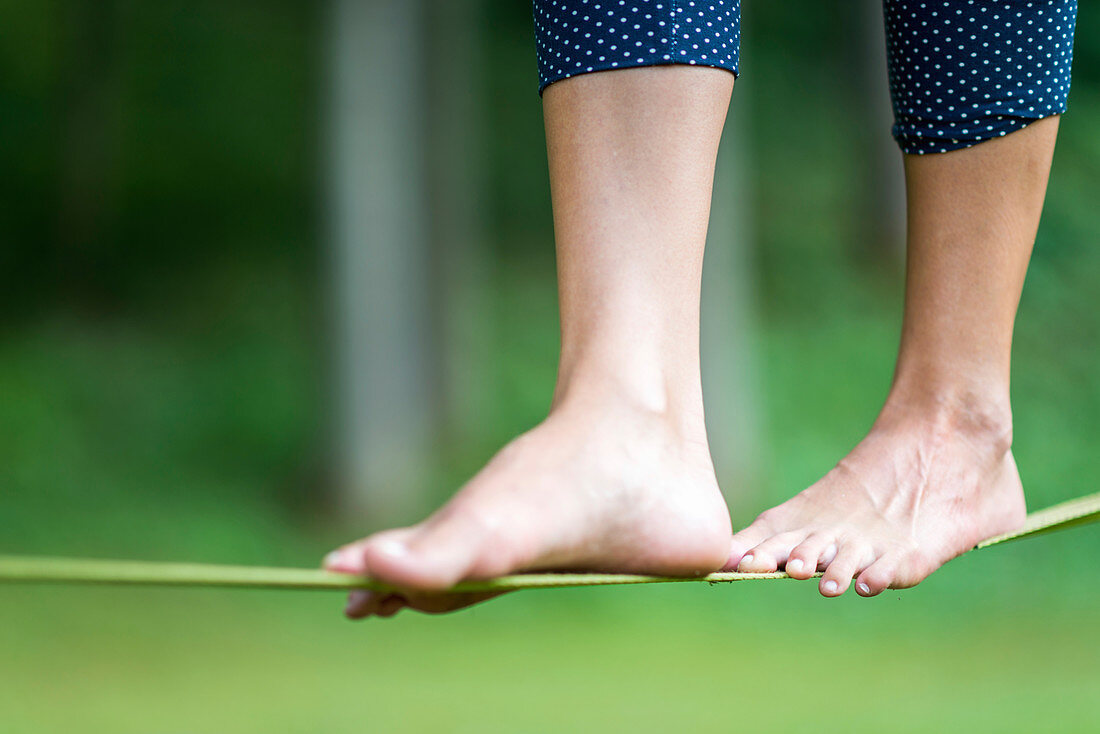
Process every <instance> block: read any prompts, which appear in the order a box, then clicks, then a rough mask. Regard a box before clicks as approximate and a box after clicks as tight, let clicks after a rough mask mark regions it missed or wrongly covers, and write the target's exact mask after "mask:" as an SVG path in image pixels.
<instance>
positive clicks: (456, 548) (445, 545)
mask: <svg viewBox="0 0 1100 734" xmlns="http://www.w3.org/2000/svg"><path fill="white" fill-rule="evenodd" d="M483 546H484V537H483V535H482V533H480V532H477V531H476V529H474V528H471V527H470V526H469V523H468V522H466V521H464V520H462V519H461V518H450V519H446V520H442V521H438V522H432V521H429V522H428V523H425V524H424V525H422V526H418V527H417V528H414V529H413V530H412V531H411V532H409V533H407V534H397V535H394V534H381V535H378V536H375V537H374V538H371V539H368V541H367V542H366V544H365V546H364V548H363V558H364V560H365V563H366V567H367V568H368V569H369V573H370V575H371V576H373V577H374V578H376V579H379V580H380V581H384V582H386V583H388V584H392V585H393V586H397V587H401V588H405V589H415V590H420V591H444V590H446V589H449V588H451V587H452V586H454V585H455V584H456V583H458V582H459V581H461V580H463V579H464V578H466V577H467V576H469V575H470V574H471V572H472V571H473V570H474V567H475V565H476V564H477V562H478V560H479V559H480V557H481V551H482V548H483Z"/></svg>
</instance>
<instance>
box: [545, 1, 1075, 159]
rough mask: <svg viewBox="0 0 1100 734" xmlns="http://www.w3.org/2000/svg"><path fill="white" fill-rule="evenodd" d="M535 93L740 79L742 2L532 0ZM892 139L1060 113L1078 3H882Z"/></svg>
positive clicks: (969, 133)
mask: <svg viewBox="0 0 1100 734" xmlns="http://www.w3.org/2000/svg"><path fill="white" fill-rule="evenodd" d="M533 4H534V15H535V41H536V51H537V55H538V64H539V92H540V93H541V92H542V90H544V89H545V88H546V87H547V85H549V84H552V83H553V82H556V81H558V80H560V79H565V78H567V77H571V76H575V75H577V74H583V73H586V72H590V71H604V70H608V69H617V68H626V67H632V66H654V65H658V64H697V65H702V66H714V67H717V68H720V69H728V70H729V71H731V72H733V73H734V74H737V73H738V53H739V48H740V41H741V4H740V0H533ZM883 12H884V13H885V16H886V50H887V66H888V71H889V78H890V96H891V98H892V99H893V105H894V127H893V134H894V138H895V140H897V142H898V145H900V146H901V149H902V150H903V151H904V152H906V153H944V152H947V151H949V150H956V149H959V148H966V147H969V146H971V145H975V144H977V143H980V142H982V141H983V140H989V139H990V138H995V137H1000V136H1002V135H1007V134H1008V133H1010V132H1012V131H1014V130H1019V129H1020V128H1022V127H1024V126H1025V125H1027V124H1028V123H1030V122H1034V121H1035V120H1039V119H1041V118H1044V117H1049V116H1050V115H1056V114H1060V113H1062V112H1065V110H1066V97H1067V96H1068V94H1069V83H1070V66H1071V62H1072V58H1073V29H1074V25H1075V22H1076V19H1077V0H883Z"/></svg>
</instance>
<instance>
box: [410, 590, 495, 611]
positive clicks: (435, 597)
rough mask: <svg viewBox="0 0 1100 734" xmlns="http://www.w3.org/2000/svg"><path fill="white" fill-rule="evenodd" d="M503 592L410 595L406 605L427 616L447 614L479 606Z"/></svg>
mask: <svg viewBox="0 0 1100 734" xmlns="http://www.w3.org/2000/svg"><path fill="white" fill-rule="evenodd" d="M501 593H503V592H499V591H496V592H492V593H489V592H486V593H464V594H409V595H406V597H405V600H406V604H407V605H408V607H409V608H410V609H415V610H416V611H418V612H424V613H425V614H446V613H447V612H454V611H457V610H459V609H465V608H466V607H469V606H473V605H474V604H479V603H481V602H483V601H487V600H489V599H492V598H494V597H497V596H500V594H501Z"/></svg>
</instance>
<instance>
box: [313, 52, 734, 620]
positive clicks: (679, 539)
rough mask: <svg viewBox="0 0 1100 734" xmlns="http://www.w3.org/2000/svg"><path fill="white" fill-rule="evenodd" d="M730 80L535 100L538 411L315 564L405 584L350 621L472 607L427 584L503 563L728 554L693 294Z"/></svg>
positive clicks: (366, 598) (574, 85)
mask: <svg viewBox="0 0 1100 734" xmlns="http://www.w3.org/2000/svg"><path fill="white" fill-rule="evenodd" d="M733 81H734V77H733V75H731V74H729V73H728V72H725V71H722V70H719V69H710V68H696V67H688V66H660V67H648V68H637V69H624V70H618V71H614V72H605V73H594V74H585V75H582V76H578V77H575V78H572V79H568V80H565V81H562V82H558V83H556V84H553V85H551V86H550V87H549V88H548V89H547V90H546V92H545V94H544V96H543V110H544V117H545V124H546V137H547V151H548V155H549V163H550V184H551V186H550V188H551V198H552V201H553V207H554V230H555V239H556V247H557V260H558V284H559V294H558V295H559V305H560V313H561V356H560V362H559V369H558V380H557V385H556V387H555V391H554V397H553V402H552V405H551V408H550V412H549V415H548V416H547V418H546V419H545V420H544V421H543V422H542V423H541V424H540V425H538V426H536V427H535V428H533V429H532V430H530V431H528V432H527V433H525V434H524V435H522V436H520V437H519V438H517V439H516V440H515V441H513V442H512V443H510V444H508V445H507V446H506V447H504V449H503V450H501V451H500V452H499V453H498V454H497V455H496V456H495V457H494V458H493V459H492V460H491V461H490V462H489V463H488V465H487V466H486V467H485V468H484V469H483V470H482V471H481V472H479V473H478V474H477V475H476V476H475V477H474V478H473V479H471V480H470V481H469V483H467V484H466V486H464V487H463V488H462V489H461V490H460V491H459V492H458V494H457V495H456V496H455V497H454V498H453V499H452V500H451V501H450V502H448V503H447V504H446V505H445V506H444V507H443V508H442V509H441V510H439V511H438V512H437V513H435V514H434V515H432V516H431V517H430V518H428V519H427V520H426V521H425V522H423V523H421V524H420V525H417V526H415V527H412V528H402V529H398V530H391V531H385V532H383V533H379V534H377V535H374V536H371V537H369V538H366V539H364V540H362V541H359V542H356V543H352V544H350V545H347V546H344V547H343V548H341V549H339V550H338V551H336V552H334V553H333V554H331V555H330V556H329V557H328V558H327V559H326V562H325V565H326V567H327V568H329V569H331V570H335V571H343V572H349V573H361V574H370V575H372V576H375V577H377V578H380V579H382V580H384V581H386V582H388V583H390V584H393V585H395V586H399V587H401V588H402V589H404V590H406V591H405V592H404V593H402V594H391V595H378V594H371V593H369V592H360V593H356V594H353V595H352V596H351V598H350V600H349V605H348V609H347V613H348V615H349V616H351V617H363V616H368V615H371V614H377V615H380V616H388V615H390V614H393V613H394V612H396V611H397V610H398V609H400V608H401V607H403V606H406V605H408V606H412V607H414V608H417V609H420V610H422V611H446V610H449V609H452V608H455V607H458V606H462V605H465V604H468V603H471V602H473V601H477V600H479V598H471V597H456V596H454V595H439V594H435V595H432V594H426V593H424V592H431V591H438V590H441V589H446V588H448V587H450V586H451V585H453V584H454V583H455V582H457V581H459V580H463V579H477V578H486V577H492V576H497V575H500V574H506V573H511V572H514V571H523V570H535V569H562V570H564V569H570V570H604V571H623V572H637V573H654V574H670V575H685V574H686V575H694V574H699V575H702V574H705V573H708V572H710V571H713V570H716V569H717V568H718V567H720V566H721V565H722V564H723V563H724V562H726V561H727V560H728V558H729V539H730V534H731V528H730V521H729V514H728V511H727V509H726V506H725V503H724V501H723V499H722V496H721V494H720V493H719V491H718V486H717V483H716V481H715V477H714V469H713V466H712V464H711V458H710V449H709V446H708V445H707V437H706V430H705V427H704V422H703V399H702V387H701V380H700V373H699V294H700V278H701V273H702V262H703V245H704V242H705V239H706V230H707V220H708V218H709V215H710V198H711V184H712V180H713V173H714V162H715V157H716V155H717V151H718V140H719V137H720V136H721V132H722V126H723V124H724V122H725V117H726V110H727V108H728V106H729V100H730V94H731V92H732V89H733Z"/></svg>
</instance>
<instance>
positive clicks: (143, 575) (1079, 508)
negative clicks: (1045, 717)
mask: <svg viewBox="0 0 1100 734" xmlns="http://www.w3.org/2000/svg"><path fill="white" fill-rule="evenodd" d="M1097 521H1100V492H1097V493H1096V494H1091V495H1088V496H1085V497H1079V498H1077V499H1074V500H1069V501H1068V502H1063V503H1061V504H1057V505H1054V506H1052V507H1048V508H1046V509H1044V510H1039V511H1038V512H1033V513H1031V514H1030V515H1028V516H1027V519H1026V520H1025V521H1024V524H1023V526H1022V527H1021V528H1020V529H1018V530H1016V531H1014V532H1011V533H1006V534H1004V535H999V536H997V537H995V538H990V539H989V540H986V541H985V542H983V543H980V544H978V545H977V546H976V548H988V547H989V546H991V545H999V544H1001V543H1006V542H1008V541H1010V540H1019V539H1021V538H1029V537H1032V536H1035V535H1043V534H1044V533H1051V532H1054V531H1056V530H1065V529H1066V528H1071V527H1074V526H1077V525H1085V524H1088V523H1093V522H1097ZM820 575H821V574H820V573H818V574H816V576H820ZM789 578H791V577H790V576H788V575H787V574H785V573H783V572H782V571H776V572H773V573H739V572H735V571H734V572H719V573H712V574H710V575H708V576H692V577H687V578H677V577H665V576H640V575H634V574H612V573H525V574H516V575H513V576H501V577H499V578H495V579H488V580H485V581H467V582H463V583H460V584H458V585H457V586H455V587H453V588H452V589H450V590H449V592H460V593H461V592H475V593H476V592H494V591H515V590H518V589H555V588H562V587H567V586H607V585H613V584H657V583H675V582H687V581H694V582H701V581H702V582H707V583H711V584H718V583H731V582H734V581H763V580H769V579H789ZM0 582H8V583H58V584H116V585H142V586H215V587H244V588H267V589H338V590H349V589H368V590H372V591H393V590H395V589H394V587H391V586H389V585H387V584H383V583H381V582H379V581H376V580H374V579H371V578H367V577H363V576H352V575H349V574H341V573H332V572H330V571H322V570H317V569H307V568H265V567H262V566H224V565H215V564H199V563H158V562H147V561H104V560H87V559H78V558H42V557H34V556H0Z"/></svg>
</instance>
